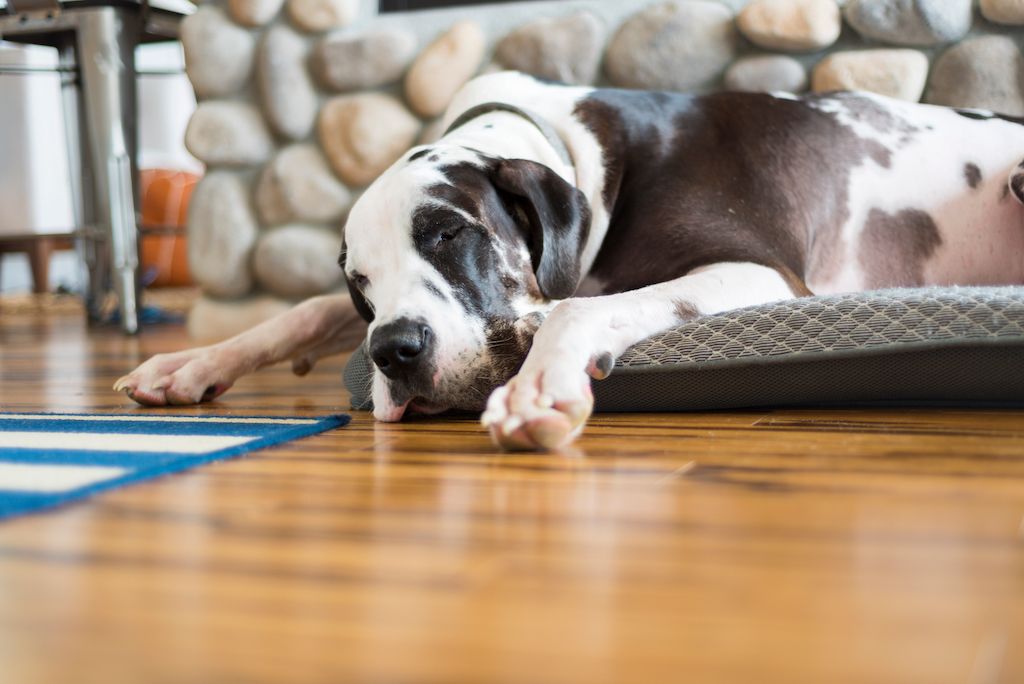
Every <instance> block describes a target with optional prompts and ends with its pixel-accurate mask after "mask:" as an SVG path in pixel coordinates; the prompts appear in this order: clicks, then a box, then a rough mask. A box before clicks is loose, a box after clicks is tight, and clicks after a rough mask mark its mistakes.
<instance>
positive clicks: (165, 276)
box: [139, 169, 199, 287]
mask: <svg viewBox="0 0 1024 684" xmlns="http://www.w3.org/2000/svg"><path fill="white" fill-rule="evenodd" d="M139 176H140V181H141V202H140V205H141V209H142V225H141V226H140V229H141V243H142V255H141V258H142V274H143V283H144V284H145V285H146V286H147V287H185V286H188V285H191V284H192V276H191V274H190V273H189V270H188V238H187V237H186V235H185V224H186V222H187V220H188V201H189V198H190V197H191V196H192V190H193V189H195V186H196V183H197V182H198V181H199V176H197V175H196V174H194V173H188V172H187V171H172V170H169V169H143V170H142V171H140V172H139Z"/></svg>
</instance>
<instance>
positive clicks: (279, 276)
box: [252, 225, 342, 298]
mask: <svg viewBox="0 0 1024 684" xmlns="http://www.w3.org/2000/svg"><path fill="white" fill-rule="evenodd" d="M340 253H341V234H340V233H339V232H338V231H332V230H326V229H324V228H314V227H312V226H303V225H291V226H283V227H281V228H275V229H274V230H270V231H266V232H265V233H264V234H263V236H262V237H261V238H260V241H259V243H257V245H256V251H255V253H254V254H253V260H252V263H253V272H254V273H255V275H256V280H257V281H258V282H259V284H260V285H261V286H263V287H264V288H266V289H267V290H268V291H270V292H272V293H274V294H277V295H280V296H282V297H295V298H299V297H311V296H313V295H317V294H321V293H324V292H327V291H328V290H330V289H332V288H334V287H337V286H338V285H340V284H341V275H342V274H341V268H340V267H339V266H338V255H339V254H340Z"/></svg>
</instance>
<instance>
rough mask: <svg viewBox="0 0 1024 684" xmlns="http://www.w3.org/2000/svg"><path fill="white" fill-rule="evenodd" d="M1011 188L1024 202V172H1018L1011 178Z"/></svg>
mask: <svg viewBox="0 0 1024 684" xmlns="http://www.w3.org/2000/svg"><path fill="white" fill-rule="evenodd" d="M1010 190H1012V191H1013V194H1014V195H1016V196H1017V199H1018V200H1019V201H1020V202H1022V203H1024V173H1017V174H1015V175H1014V176H1013V178H1011V179H1010Z"/></svg>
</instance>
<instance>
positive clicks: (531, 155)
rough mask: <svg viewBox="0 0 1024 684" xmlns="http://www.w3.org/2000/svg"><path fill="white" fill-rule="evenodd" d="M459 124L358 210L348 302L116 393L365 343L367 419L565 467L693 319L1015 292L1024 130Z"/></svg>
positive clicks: (746, 113) (615, 99) (565, 109)
mask: <svg viewBox="0 0 1024 684" xmlns="http://www.w3.org/2000/svg"><path fill="white" fill-rule="evenodd" d="M446 122H447V123H448V124H449V127H448V132H447V133H446V134H445V135H444V136H443V137H442V138H441V139H440V140H438V141H437V142H436V143H432V144H429V145H422V146H419V147H415V148H413V149H412V150H410V151H409V152H408V153H407V154H405V155H403V157H402V158H401V159H399V160H398V161H397V162H396V163H395V164H394V165H393V166H391V167H390V168H389V169H388V170H387V171H386V172H384V173H383V175H381V176H380V177H379V178H378V179H377V180H376V181H374V182H373V184H372V185H370V187H369V188H368V189H367V190H366V192H365V193H364V194H363V195H362V196H361V197H360V198H359V200H358V201H357V202H356V203H355V205H354V206H353V208H352V210H351V212H350V214H349V216H348V219H347V223H346V225H345V239H344V247H343V250H342V254H341V258H340V263H341V265H342V267H343V269H344V274H345V278H346V280H347V282H348V291H349V294H335V295H327V296H322V297H317V298H314V299H311V300H309V301H306V302H304V303H302V304H299V305H298V306H296V307H295V308H294V309H292V310H291V311H289V312H286V313H284V314H282V315H280V316H278V317H277V318H274V319H272V320H270V321H267V322H265V323H263V324H261V325H259V326H257V327H256V328H254V329H252V330H250V331H248V332H245V333H243V334H241V335H239V336H237V337H235V338H232V339H230V340H228V341H226V342H222V343H220V344H216V345H213V346H208V347H203V348H199V349H193V350H189V351H184V352H179V353H175V354H166V355H159V356H155V357H153V358H152V359H150V360H149V361H147V362H146V363H144V364H143V365H141V366H140V367H139V368H138V369H137V370H135V371H134V372H133V373H131V374H130V375H127V376H125V377H123V378H121V379H120V380H118V382H117V383H116V385H115V389H117V390H123V391H126V392H127V393H128V395H129V396H131V397H132V398H133V399H134V400H135V401H137V402H140V403H143V404H191V403H195V402H199V401H204V400H209V399H212V398H214V397H215V396H217V395H219V394H220V393H222V392H224V391H225V390H226V389H227V388H229V387H230V386H231V384H232V383H233V382H234V381H235V380H236V379H237V378H238V377H239V376H241V375H243V374H245V373H248V372H250V371H253V370H254V369H256V368H259V367H262V366H265V365H268V364H272V363H276V362H279V361H283V360H288V359H291V360H292V363H293V369H294V370H295V372H296V373H298V374H302V373H304V372H306V371H308V370H309V368H310V367H311V366H312V365H313V363H315V361H316V360H317V359H319V358H321V357H323V356H325V355H328V354H334V353H337V352H340V351H343V350H346V349H352V348H354V347H355V346H356V345H357V344H358V343H359V341H360V340H361V339H362V338H363V337H364V334H366V333H368V334H369V353H370V357H371V358H372V360H373V362H374V363H375V364H376V369H375V374H374V381H373V393H372V395H373V403H374V415H375V416H376V417H377V418H378V419H379V420H382V421H397V420H400V419H401V418H402V417H403V416H405V415H406V414H408V413H420V414H432V413H438V412H441V411H444V410H447V409H459V410H471V411H480V410H483V415H482V418H481V420H482V422H483V424H484V426H485V427H486V428H487V429H488V430H490V433H491V435H492V436H493V437H494V439H495V440H496V441H497V442H498V443H499V444H500V445H502V446H504V447H508V448H555V447H559V446H561V445H564V444H566V443H568V442H569V441H571V440H572V439H574V438H575V437H576V436H577V435H578V434H579V433H580V432H581V430H582V429H583V426H584V423H585V422H586V420H587V418H588V416H589V415H590V413H591V411H592V408H593V397H592V394H591V388H590V382H591V379H592V378H597V379H600V378H602V377H604V376H606V375H607V374H608V373H609V372H610V371H611V369H612V366H613V364H614V361H615V359H616V357H617V356H618V355H619V354H621V353H622V352H623V351H624V350H625V349H626V348H628V347H629V346H630V345H632V344H634V343H636V342H638V341H639V340H642V339H643V338H645V337H648V336H650V335H652V334H654V333H657V332H659V331H662V330H665V329H667V328H670V327H672V326H675V325H678V324H679V323H681V322H684V321H688V320H691V319H693V318H694V317H697V316H703V315H707V314H713V313H716V312H721V311H726V310H729V309H735V308H737V307H743V306H749V305H754V304H761V303H765V302H771V301H774V300H782V299H787V298H792V297H799V296H804V295H808V294H810V293H818V294H825V293H835V292H848V291H856V290H865V289H873V288H879V287H889V286H925V285H953V284H963V285H967V284H971V285H995V284H1020V283H1024V208H1022V206H1021V205H1022V203H1024V166H1022V165H1021V160H1022V159H1024V120H1022V119H1015V118H1012V117H1008V116H1001V115H999V114H995V113H992V112H987V111H981V110H957V109H948V108H943V107H935V106H928V105H921V104H910V103H906V102H902V101H896V100H891V99H886V98H883V97H879V96H876V95H870V94H865V93H844V92H838V93H829V94H808V95H803V96H794V95H789V94H782V93H772V94H767V93H765V94H758V93H714V94H708V95H688V94H680V93H664V92H643V91H625V90H610V89H594V88H585V87H569V86H564V85H559V84H553V83H547V82H542V81H539V80H536V79H534V78H531V77H529V76H525V75H522V74H516V73H509V72H506V73H499V74H492V75H488V76H483V77H480V78H477V79H475V80H473V81H471V82H470V83H468V84H467V85H466V86H465V87H464V88H463V89H462V90H461V91H460V93H459V94H458V95H457V96H456V98H455V100H454V101H453V103H452V105H451V107H450V108H449V111H448V114H447V116H446ZM363 321H365V323H363ZM367 324H368V325H367Z"/></svg>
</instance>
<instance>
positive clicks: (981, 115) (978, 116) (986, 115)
mask: <svg viewBox="0 0 1024 684" xmlns="http://www.w3.org/2000/svg"><path fill="white" fill-rule="evenodd" d="M953 111H954V112H956V113H957V114H959V115H960V116H962V117H964V118H967V119H974V120H975V121H988V120H989V119H993V118H995V114H993V113H992V112H979V111H972V110H969V109H954V110H953Z"/></svg>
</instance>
